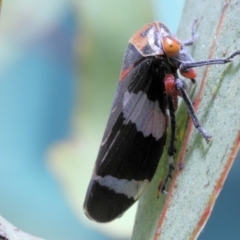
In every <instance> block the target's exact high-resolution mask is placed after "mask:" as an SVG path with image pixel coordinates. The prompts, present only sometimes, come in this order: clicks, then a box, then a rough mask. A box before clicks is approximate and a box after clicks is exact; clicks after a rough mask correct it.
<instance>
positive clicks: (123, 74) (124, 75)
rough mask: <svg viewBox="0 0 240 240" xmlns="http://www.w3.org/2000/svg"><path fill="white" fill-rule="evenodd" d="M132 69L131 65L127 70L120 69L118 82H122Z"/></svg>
mask: <svg viewBox="0 0 240 240" xmlns="http://www.w3.org/2000/svg"><path fill="white" fill-rule="evenodd" d="M132 68H133V65H131V66H130V67H129V68H127V69H122V70H121V72H120V76H119V81H122V80H123V79H124V78H125V77H126V76H127V75H128V73H129V72H130V70H131V69H132Z"/></svg>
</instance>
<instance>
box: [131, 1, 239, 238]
mask: <svg viewBox="0 0 240 240" xmlns="http://www.w3.org/2000/svg"><path fill="white" fill-rule="evenodd" d="M238 9H239V1H237V0H235V1H204V0H200V1H197V2H196V1H191V0H187V1H186V5H185V8H184V11H183V16H182V20H181V24H180V28H179V29H180V30H179V34H178V36H179V37H180V39H182V40H185V39H186V38H187V37H186V36H189V35H190V29H191V25H192V22H193V21H194V20H195V19H199V20H200V21H199V25H198V27H197V33H198V39H197V41H196V43H195V45H194V47H192V49H191V50H190V51H191V52H192V55H193V57H194V59H195V60H197V61H200V60H206V59H210V58H222V57H227V56H229V55H231V54H232V53H233V52H234V51H236V50H237V49H238V48H239V44H238V42H239V37H240V26H239V11H238ZM192 16H193V17H192ZM239 68H240V56H237V57H235V59H234V60H233V62H232V63H229V64H225V65H215V66H208V67H201V68H197V69H196V70H197V74H198V76H197V82H198V84H197V86H192V87H190V95H191V98H192V99H193V102H194V107H195V110H196V112H197V116H198V118H199V120H200V122H201V124H202V126H203V127H204V129H205V130H206V131H207V133H208V134H210V135H212V136H213V140H212V142H211V143H210V144H207V143H206V142H205V140H204V139H203V138H202V137H201V136H200V135H199V134H198V133H197V131H196V129H194V127H193V126H192V122H191V120H189V118H188V117H187V113H186V107H185V106H181V107H180V109H179V111H178V114H177V126H178V132H177V152H178V154H177V155H178V156H176V160H177V163H176V168H177V170H176V171H175V174H174V176H173V180H172V182H171V185H170V186H169V194H168V195H167V196H163V195H161V194H160V193H159V184H160V183H161V181H162V180H163V179H164V177H165V176H166V174H167V158H166V154H165V155H164V156H163V157H162V159H161V161H160V165H159V167H158V170H157V174H156V175H155V176H154V179H153V181H152V183H151V185H150V187H149V189H148V190H147V192H146V193H145V194H144V196H143V197H142V198H141V200H140V203H139V207H138V212H137V216H136V221H135V226H134V231H133V235H132V239H137V240H141V239H143V240H145V239H148V240H149V239H161V240H164V239H178V240H181V239H184V240H185V239H196V238H197V236H198V235H199V233H200V232H201V230H202V229H203V227H204V225H205V224H206V221H207V220H208V218H209V216H210V214H211V211H212V208H213V206H214V203H215V200H216V198H217V196H218V194H219V192H220V191H221V188H222V185H223V183H224V181H225V179H226V177H227V174H228V172H229V170H230V167H231V165H232V163H233V160H234V157H235V155H236V153H237V151H238V148H239V143H240V112H239V111H238V110H239V109H240V99H239V91H240V83H239V80H240V71H239ZM184 134H185V136H184ZM179 166H183V169H182V167H180V170H178V167H179Z"/></svg>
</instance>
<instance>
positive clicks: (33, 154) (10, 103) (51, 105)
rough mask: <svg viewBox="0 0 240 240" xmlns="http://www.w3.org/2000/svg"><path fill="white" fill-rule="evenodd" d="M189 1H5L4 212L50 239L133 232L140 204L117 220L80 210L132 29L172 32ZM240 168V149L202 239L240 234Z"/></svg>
mask: <svg viewBox="0 0 240 240" xmlns="http://www.w3.org/2000/svg"><path fill="white" fill-rule="evenodd" d="M183 5H184V1H183V0H181V1H173V0H168V1H166V0H165V1H157V0H152V1H137V0H132V1H127V0H124V1H107V0H101V1H92V0H88V1H87V0H82V1H77V0H62V1H58V0H51V1H49V0H48V1H47V0H42V1H37V0H31V1H30V0H22V1H17V0H5V1H3V6H2V14H1V29H0V79H1V80H0V83H1V86H0V132H1V134H0V145H1V148H0V163H1V174H0V189H1V198H0V214H1V215H2V216H3V217H4V218H6V219H7V220H8V221H10V222H11V223H12V224H14V225H16V226H17V227H19V228H21V229H22V230H23V231H26V232H28V233H30V234H33V235H36V236H39V237H42V238H46V239H49V240H50V239H53V240H55V239H57V240H66V239H71V240H75V239H93V240H95V239H99V240H101V239H102V240H106V239H109V240H110V239H129V237H130V235H131V230H132V226H133V223H134V215H135V210H136V206H135V207H133V208H132V209H130V210H129V211H128V212H127V213H126V214H124V216H123V217H122V218H121V219H119V220H116V221H114V222H113V223H110V224H95V223H92V222H91V221H89V220H88V219H87V218H86V217H85V215H84V214H83V211H82V203H83V198H84V195H85V192H86V188H87V185H88V181H89V178H90V176H91V172H92V169H93V164H94V162H95V158H96V155H97V152H98V148H99V143H100V141H101V138H102V134H103V131H104V128H105V124H106V121H107V118H108V115H109V110H110V107H111V104H112V101H113V97H114V94H115V90H116V86H117V83H118V76H119V72H120V69H121V64H122V59H123V54H124V51H125V49H126V46H127V42H128V40H129V38H130V37H131V35H132V34H133V33H134V32H135V31H137V30H138V29H139V28H141V27H142V26H143V25H144V24H146V23H148V22H151V21H154V20H157V21H161V22H164V23H165V24H166V25H167V26H168V27H169V28H170V30H171V31H173V32H174V33H176V32H177V28H178V23H179V21H180V18H181V14H184V13H182V9H183ZM196 18H197V16H189V21H193V20H195V19H196ZM189 33H190V30H189ZM188 37H189V36H186V39H187V38H188ZM183 40H184V39H183ZM206 41H208V40H207V39H206ZM199 80H200V79H199ZM239 167H240V160H239V158H238V159H236V161H235V164H234V166H233V169H232V171H231V172H230V175H229V177H228V179H227V182H226V184H225V186H224V189H223V191H222V193H221V195H220V197H219V199H218V201H217V203H216V207H215V208H214V211H213V214H212V216H211V218H210V220H209V222H208V224H207V226H206V228H205V229H204V230H203V233H202V234H201V236H200V238H199V239H226V238H228V239H240V231H239V222H240V196H239V193H238V189H240V175H239V174H238V172H239V171H238V169H239ZM183 217H184V216H183ZM226 223H227V224H226Z"/></svg>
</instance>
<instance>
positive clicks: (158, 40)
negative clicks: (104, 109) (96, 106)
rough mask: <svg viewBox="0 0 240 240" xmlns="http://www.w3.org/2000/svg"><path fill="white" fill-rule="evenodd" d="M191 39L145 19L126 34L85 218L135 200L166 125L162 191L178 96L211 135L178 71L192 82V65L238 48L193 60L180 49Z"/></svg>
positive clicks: (120, 209) (104, 215) (116, 213)
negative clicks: (168, 138)
mask: <svg viewBox="0 0 240 240" xmlns="http://www.w3.org/2000/svg"><path fill="white" fill-rule="evenodd" d="M194 39H195V37H194V34H192V39H191V40H190V41H187V42H186V43H185V44H184V43H181V41H180V40H178V39H177V38H176V37H175V36H174V35H173V34H171V32H170V31H169V30H168V28H167V27H166V26H165V25H163V24H162V23H159V22H154V23H150V24H147V25H146V26H144V27H143V28H141V29H140V30H139V31H137V32H136V33H135V34H134V35H133V36H132V38H131V39H130V41H129V44H128V47H127V50H126V52H125V55H124V60H123V67H122V69H121V72H120V78H119V80H120V81H119V83H118V88H117V92H116V95H115V99H114V103H113V106H112V109H111V112H110V116H109V119H108V123H107V126H106V129H105V133H104V136H103V139H102V143H101V146H100V149H99V152H98V156H97V160H96V163H95V167H94V171H93V174H92V178H91V180H90V184H89V187H88V190H87V194H86V198H85V202H84V211H85V214H86V215H87V216H88V217H89V218H90V219H92V220H95V221H97V222H109V221H112V220H114V219H115V218H118V217H120V216H121V215H122V214H123V213H124V211H126V210H127V209H128V208H129V207H130V206H131V205H132V204H134V202H136V201H137V200H138V199H139V197H140V196H141V195H142V194H143V192H144V191H145V190H146V188H147V186H148V185H149V183H150V181H151V180H152V178H153V176H154V174H155V172H156V169H157V166H158V163H159V160H160V157H161V155H162V152H163V148H164V145H165V142H166V129H167V126H168V125H170V130H171V131H170V141H169V146H168V156H169V173H168V175H167V176H166V179H165V181H164V184H163V187H162V192H165V185H166V183H167V181H168V179H169V178H171V173H172V171H173V170H174V165H173V155H174V153H175V151H176V150H175V146H174V142H175V137H176V136H175V135H176V119H175V111H176V109H177V104H178V99H177V97H178V96H181V97H182V98H183V100H184V102H185V103H186V106H187V108H188V112H189V114H190V116H191V118H192V121H193V123H194V126H195V127H196V129H197V130H198V131H199V133H200V134H201V135H202V136H203V137H204V138H205V139H206V141H207V142H208V141H209V140H210V138H211V137H210V136H209V135H208V134H207V133H206V132H205V130H204V129H203V128H202V126H201V125H200V123H199V121H198V119H197V117H196V114H195V112H194V108H193V105H192V103H191V101H190V98H189V97H188V94H187V88H186V84H185V82H184V81H183V80H182V79H180V78H179V76H178V73H177V70H178V69H179V70H180V73H181V74H182V75H183V76H185V77H187V78H189V79H191V80H192V81H193V82H194V81H195V80H194V79H195V77H196V73H195V71H194V69H193V68H195V67H198V66H204V65H211V64H224V63H227V62H230V61H231V60H232V58H233V57H234V56H236V55H238V54H240V52H236V53H234V54H232V55H231V56H230V57H228V58H226V59H214V60H206V61H201V62H195V61H194V60H193V58H192V57H191V55H190V54H189V53H188V52H187V50H186V48H185V45H190V44H192V43H193V41H194ZM167 111H168V112H169V116H170V124H169V123H168V117H167Z"/></svg>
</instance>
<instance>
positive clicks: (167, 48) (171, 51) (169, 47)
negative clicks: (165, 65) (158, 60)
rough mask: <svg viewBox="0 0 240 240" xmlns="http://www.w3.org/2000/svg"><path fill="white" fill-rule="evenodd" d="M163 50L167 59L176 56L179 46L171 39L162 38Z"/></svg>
mask: <svg viewBox="0 0 240 240" xmlns="http://www.w3.org/2000/svg"><path fill="white" fill-rule="evenodd" d="M162 45H163V50H164V52H165V54H166V55H167V56H168V57H173V56H175V55H177V54H178V53H179V51H180V48H181V44H180V43H179V42H178V41H176V40H175V39H173V38H171V37H164V38H163V40H162Z"/></svg>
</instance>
